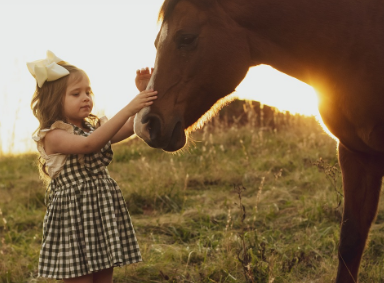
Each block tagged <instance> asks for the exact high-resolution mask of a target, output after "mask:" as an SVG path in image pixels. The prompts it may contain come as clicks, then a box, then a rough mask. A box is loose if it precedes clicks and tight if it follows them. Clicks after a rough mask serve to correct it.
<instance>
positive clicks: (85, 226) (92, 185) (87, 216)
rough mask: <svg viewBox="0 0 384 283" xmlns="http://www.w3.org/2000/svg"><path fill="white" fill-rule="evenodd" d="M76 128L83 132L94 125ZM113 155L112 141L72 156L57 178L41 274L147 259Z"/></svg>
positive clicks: (70, 273)
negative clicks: (114, 174)
mask: <svg viewBox="0 0 384 283" xmlns="http://www.w3.org/2000/svg"><path fill="white" fill-rule="evenodd" d="M73 127H74V133H75V134H78V135H83V136H88V135H89V134H91V133H92V131H93V130H94V129H93V128H92V127H91V126H90V125H89V124H88V127H90V129H91V131H90V132H89V133H87V132H84V131H83V130H82V129H80V128H78V127H76V126H73ZM112 156H113V152H112V149H111V143H110V142H109V143H108V144H107V145H106V146H105V147H104V148H103V149H101V151H100V152H98V153H94V154H88V155H84V156H80V157H81V158H79V156H78V155H69V156H68V157H67V159H66V161H65V165H64V167H63V169H62V170H61V172H60V174H59V175H58V176H57V177H56V178H54V179H53V180H52V181H51V183H50V193H49V204H48V207H47V212H46V215H45V217H44V224H43V244H42V248H41V251H40V258H39V267H38V274H39V276H40V277H49V278H56V279H64V278H74V277H79V276H82V275H86V274H89V273H92V272H95V271H99V270H102V269H106V268H110V267H116V266H121V265H124V264H130V263H135V262H139V261H141V260H142V259H141V255H140V250H139V246H138V243H137V240H136V236H135V231H134V229H133V226H132V223H131V219H130V216H129V213H128V209H127V205H126V203H125V201H124V199H123V196H122V194H121V191H120V188H119V187H118V185H117V184H116V182H115V181H114V180H113V179H112V178H111V177H110V176H109V173H108V170H107V168H106V166H107V165H109V163H110V162H111V161H112Z"/></svg>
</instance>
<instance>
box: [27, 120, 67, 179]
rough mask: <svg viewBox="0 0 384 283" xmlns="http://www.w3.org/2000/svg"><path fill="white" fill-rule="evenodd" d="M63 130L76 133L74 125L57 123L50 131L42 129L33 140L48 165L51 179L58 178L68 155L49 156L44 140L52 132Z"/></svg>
mask: <svg viewBox="0 0 384 283" xmlns="http://www.w3.org/2000/svg"><path fill="white" fill-rule="evenodd" d="M55 129H61V130H64V131H66V132H68V133H70V134H73V133H74V128H73V126H72V125H70V124H67V123H64V122H63V121H56V122H55V123H53V124H52V125H51V127H50V128H49V129H41V130H39V131H38V132H37V134H36V135H34V136H33V137H32V138H33V140H34V141H35V142H36V145H37V150H38V152H39V154H40V156H41V157H42V158H43V159H44V160H45V164H46V165H47V171H48V175H49V176H50V178H51V179H53V178H55V177H56V176H58V174H59V173H60V171H61V169H62V168H63V167H64V164H65V161H66V159H67V155H64V154H60V153H56V154H50V155H48V154H47V153H46V152H45V149H44V138H45V136H46V135H47V133H49V132H50V131H52V130H55Z"/></svg>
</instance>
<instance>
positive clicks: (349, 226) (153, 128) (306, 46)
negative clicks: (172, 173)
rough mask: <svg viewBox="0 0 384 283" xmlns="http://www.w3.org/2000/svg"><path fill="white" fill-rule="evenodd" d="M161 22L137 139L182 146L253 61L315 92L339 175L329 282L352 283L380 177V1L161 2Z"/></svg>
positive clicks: (383, 51) (383, 116)
mask: <svg viewBox="0 0 384 283" xmlns="http://www.w3.org/2000/svg"><path fill="white" fill-rule="evenodd" d="M159 21H160V23H161V26H160V31H159V33H158V35H157V38H156V40H155V46H156V48H157V54H156V59H155V65H154V72H153V74H152V77H151V79H150V81H149V83H148V89H155V90H157V91H158V99H157V100H156V101H155V102H154V103H153V104H152V105H151V106H150V107H146V108H144V109H142V110H141V111H140V112H139V113H137V114H136V116H135V119H134V130H135V133H136V134H137V135H138V136H139V137H140V138H141V139H143V140H144V141H145V142H146V143H147V144H148V145H149V146H151V147H154V148H160V149H163V150H164V151H169V152H173V151H177V150H179V149H181V148H183V146H184V145H185V143H186V141H187V136H188V133H190V132H191V131H192V130H193V129H195V128H196V127H199V126H201V125H202V124H203V123H204V121H205V120H207V119H209V117H210V116H211V115H213V114H214V112H215V111H217V109H219V107H220V105H222V104H223V103H224V104H225V99H226V97H228V95H229V94H231V93H232V92H233V91H234V90H235V88H236V86H237V85H238V84H239V83H240V82H241V81H242V79H243V78H244V77H245V75H246V74H247V71H248V69H249V68H250V67H252V66H256V65H259V64H266V65H270V66H272V67H273V68H275V69H277V70H279V71H281V72H283V73H285V74H288V75H290V76H292V77H295V78H297V79H299V80H301V81H303V82H305V83H307V84H309V85H311V86H313V87H314V88H315V89H316V91H317V93H318V99H319V112H320V115H321V117H322V120H323V122H324V124H325V125H326V127H327V128H328V130H329V131H330V132H331V133H332V134H333V135H334V136H335V137H337V139H338V148H337V150H338V158H339V164H340V167H341V170H342V178H343V191H344V204H343V216H342V222H341V231H340V241H339V247H338V261H339V262H338V269H337V275H336V282H337V283H347V282H348V283H349V282H357V280H358V271H359V266H360V262H361V257H362V254H363V250H364V248H365V245H366V242H367V237H368V234H369V229H370V226H371V224H372V222H373V221H374V220H375V217H376V213H377V208H378V201H379V196H380V189H381V182H382V176H383V175H384V110H383V107H384V78H383V73H384V28H383V27H384V1H382V0H364V1H347V0H311V1H308V0H287V1H281V0H236V1H233V0H165V1H164V3H163V5H162V7H161V10H160V13H159Z"/></svg>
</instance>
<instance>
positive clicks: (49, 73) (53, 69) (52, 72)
mask: <svg viewBox="0 0 384 283" xmlns="http://www.w3.org/2000/svg"><path fill="white" fill-rule="evenodd" d="M62 61H63V60H61V59H60V58H58V57H56V55H55V54H53V52H52V51H49V50H48V51H47V58H46V59H42V60H37V61H33V62H30V63H27V66H28V70H29V72H30V73H31V74H32V76H33V77H34V78H35V79H36V81H37V85H38V86H39V87H42V86H43V84H44V83H45V82H46V81H47V82H51V81H55V80H57V79H60V78H62V77H65V76H67V75H69V71H68V70H67V69H66V68H64V67H62V66H60V65H58V64H57V63H59V62H62Z"/></svg>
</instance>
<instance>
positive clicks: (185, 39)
mask: <svg viewBox="0 0 384 283" xmlns="http://www.w3.org/2000/svg"><path fill="white" fill-rule="evenodd" d="M195 40H196V35H194V34H184V35H182V36H181V37H180V42H179V48H182V47H187V46H190V45H191V44H193V43H194V42H195Z"/></svg>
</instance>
